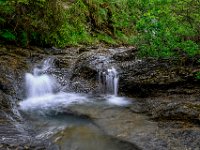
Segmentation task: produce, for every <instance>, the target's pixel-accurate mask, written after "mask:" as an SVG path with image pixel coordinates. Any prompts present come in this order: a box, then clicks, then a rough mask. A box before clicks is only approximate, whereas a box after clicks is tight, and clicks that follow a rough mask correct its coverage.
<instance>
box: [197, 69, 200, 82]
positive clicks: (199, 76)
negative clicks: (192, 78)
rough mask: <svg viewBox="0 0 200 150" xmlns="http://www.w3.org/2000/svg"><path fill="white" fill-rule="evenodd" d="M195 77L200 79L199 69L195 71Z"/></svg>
mask: <svg viewBox="0 0 200 150" xmlns="http://www.w3.org/2000/svg"><path fill="white" fill-rule="evenodd" d="M196 79H198V80H200V71H199V72H197V73H196Z"/></svg>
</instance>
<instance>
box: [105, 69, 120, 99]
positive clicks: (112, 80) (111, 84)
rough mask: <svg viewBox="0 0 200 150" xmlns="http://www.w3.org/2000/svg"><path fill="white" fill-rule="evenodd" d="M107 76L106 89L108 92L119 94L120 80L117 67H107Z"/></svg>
mask: <svg viewBox="0 0 200 150" xmlns="http://www.w3.org/2000/svg"><path fill="white" fill-rule="evenodd" d="M105 78H106V90H107V92H108V93H111V94H114V95H115V96H117V95H118V82H119V77H118V73H117V71H116V69H115V68H114V67H112V68H111V69H107V73H106V74H105Z"/></svg>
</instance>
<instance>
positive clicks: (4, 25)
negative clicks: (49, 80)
mask: <svg viewBox="0 0 200 150" xmlns="http://www.w3.org/2000/svg"><path fill="white" fill-rule="evenodd" d="M0 40H3V41H4V42H13V43H17V44H18V45H19V44H20V45H21V46H29V45H30V44H33V45H40V46H57V47H65V46H69V45H72V46H73V45H79V44H98V43H102V42H103V43H106V44H109V45H119V44H129V45H136V46H137V47H138V49H139V55H140V56H142V57H157V58H160V57H165V58H166V57H179V56H182V55H183V54H184V55H187V56H188V57H193V56H196V55H199V54H200V52H199V50H200V47H199V44H200V3H199V1H198V0H137V1H134V0H74V1H69V0H35V1H33V0H0Z"/></svg>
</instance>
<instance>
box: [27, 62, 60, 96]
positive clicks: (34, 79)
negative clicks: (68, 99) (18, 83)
mask: <svg viewBox="0 0 200 150" xmlns="http://www.w3.org/2000/svg"><path fill="white" fill-rule="evenodd" d="M51 62H52V59H50V58H49V59H47V60H45V61H44V63H43V65H42V67H41V68H39V67H36V68H34V70H33V74H31V73H26V74H25V82H26V91H27V97H28V98H30V97H39V96H42V95H45V94H52V93H53V91H54V89H55V85H56V81H55V79H54V78H53V77H52V76H50V75H48V74H45V72H46V71H47V70H48V69H49V68H50V67H51Z"/></svg>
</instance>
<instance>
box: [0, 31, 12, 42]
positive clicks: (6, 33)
mask: <svg viewBox="0 0 200 150" xmlns="http://www.w3.org/2000/svg"><path fill="white" fill-rule="evenodd" d="M0 36H1V37H2V38H4V39H6V40H9V41H14V40H16V36H15V35H14V34H13V33H12V32H10V31H8V30H5V31H2V32H1V33H0Z"/></svg>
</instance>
